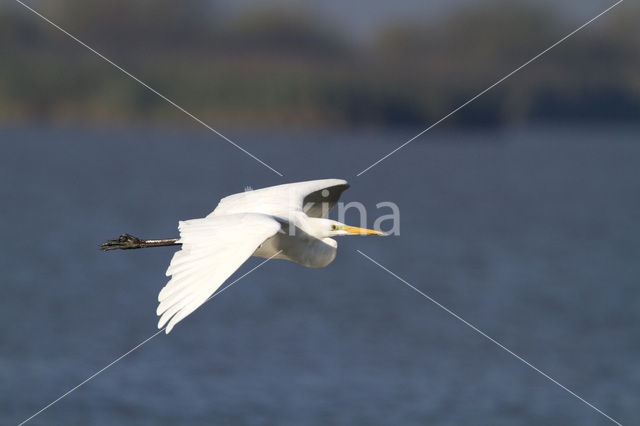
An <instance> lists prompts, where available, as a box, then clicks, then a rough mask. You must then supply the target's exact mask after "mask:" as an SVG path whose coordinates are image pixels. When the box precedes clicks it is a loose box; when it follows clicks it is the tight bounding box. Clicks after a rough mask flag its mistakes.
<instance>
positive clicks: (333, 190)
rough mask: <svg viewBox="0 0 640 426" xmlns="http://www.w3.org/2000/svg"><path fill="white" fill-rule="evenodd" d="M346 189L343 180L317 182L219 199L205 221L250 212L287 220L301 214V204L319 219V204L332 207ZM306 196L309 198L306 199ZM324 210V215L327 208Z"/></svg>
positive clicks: (320, 215) (294, 184)
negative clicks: (298, 212)
mask: <svg viewBox="0 0 640 426" xmlns="http://www.w3.org/2000/svg"><path fill="white" fill-rule="evenodd" d="M348 187H349V185H347V181H346V180H342V179H321V180H311V181H307V182H296V183H287V184H284V185H277V186H270V187H268V188H262V189H256V190H253V191H246V192H241V193H239V194H233V195H229V196H228V197H225V198H223V199H222V200H220V203H218V206H217V207H216V209H215V210H214V211H213V212H211V214H209V216H207V218H209V217H214V216H222V215H228V214H236V213H243V212H254V213H263V214H266V215H271V216H276V217H281V218H285V219H287V218H288V217H289V215H290V214H291V213H292V212H294V211H302V210H303V207H304V206H305V205H307V206H310V207H309V208H307V209H305V211H306V213H307V214H308V215H309V216H312V217H322V211H323V210H322V206H321V203H322V202H328V203H329V205H330V206H331V207H333V206H334V205H335V203H336V202H337V201H338V198H339V197H340V194H342V192H343V191H344V190H345V189H347V188H348ZM322 191H328V192H325V193H324V195H327V196H326V197H324V195H323V192H322ZM308 197H311V199H309V200H307V198H308ZM311 202H313V204H311ZM326 210H327V212H328V209H326Z"/></svg>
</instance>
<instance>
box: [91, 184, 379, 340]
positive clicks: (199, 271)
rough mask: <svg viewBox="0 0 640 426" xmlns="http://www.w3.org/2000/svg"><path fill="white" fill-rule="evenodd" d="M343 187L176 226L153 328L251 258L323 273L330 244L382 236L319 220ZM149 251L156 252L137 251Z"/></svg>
mask: <svg viewBox="0 0 640 426" xmlns="http://www.w3.org/2000/svg"><path fill="white" fill-rule="evenodd" d="M348 187H349V185H347V182H346V181H344V180H339V179H324V180H314V181H308V182H298V183H290V184H285V185H278V186H273V187H268V188H263V189H258V190H255V191H246V192H242V193H239V194H233V195H230V196H228V197H225V198H223V199H222V200H220V203H219V204H218V206H217V207H216V209H215V210H214V211H213V212H211V213H210V214H209V215H208V216H206V217H204V218H200V219H191V220H187V221H181V222H180V223H179V226H178V229H179V231H180V238H179V239H177V240H175V239H172V240H165V241H170V243H168V244H165V245H169V244H182V248H181V250H179V251H178V252H176V253H175V254H174V255H173V258H172V259H171V263H170V264H169V268H168V269H167V272H166V274H167V276H171V279H170V280H169V282H168V283H167V285H165V286H164V288H163V289H162V290H161V291H160V293H159V295H158V301H159V302H160V303H159V305H158V309H157V314H158V315H159V316H160V320H159V321H158V328H162V327H164V326H165V325H166V332H167V333H169V332H170V331H171V330H172V329H173V327H174V326H175V325H176V324H177V323H178V322H180V321H181V320H182V319H184V318H185V317H186V316H187V315H189V314H190V313H191V312H193V311H194V310H196V309H197V308H198V307H199V306H200V305H202V304H203V303H204V302H206V301H207V299H208V298H210V297H211V295H213V293H215V291H216V290H217V289H218V288H219V287H220V286H221V285H222V284H223V283H224V281H225V280H226V279H227V278H229V277H230V276H231V274H233V272H235V270H236V269H238V268H239V267H240V266H241V265H242V264H243V263H244V262H245V261H246V260H247V259H248V258H249V257H251V256H257V257H263V258H276V259H284V260H289V261H293V262H296V263H299V264H300V265H302V266H305V267H309V268H323V267H325V266H327V265H328V264H330V263H331V262H332V261H333V260H334V259H335V257H336V252H337V248H338V243H337V242H336V240H334V239H332V238H331V237H332V236H338V235H349V234H360V235H367V234H376V235H384V233H382V232H380V231H374V230H369V229H362V228H356V227H352V226H347V225H344V224H342V223H340V222H337V221H334V220H330V219H327V218H326V217H327V215H328V213H329V210H330V209H331V208H332V207H333V206H334V205H335V204H336V203H337V202H338V199H339V198H340V195H341V194H342V192H343V191H345V190H346V189H347V188H348ZM128 237H130V236H128ZM130 238H134V237H130ZM136 240H137V239H136ZM112 241H116V244H117V240H112ZM138 241H141V240H138ZM154 241H158V240H154ZM159 241H162V240H159ZM106 244H107V245H108V244H109V243H106ZM156 245H162V244H158V243H157V242H154V243H153V244H149V245H140V246H139V247H148V246H156ZM103 248H105V245H103ZM108 248H136V247H135V246H133V247H132V246H126V247H124V246H120V247H118V246H116V247H109V246H108V247H107V249H108Z"/></svg>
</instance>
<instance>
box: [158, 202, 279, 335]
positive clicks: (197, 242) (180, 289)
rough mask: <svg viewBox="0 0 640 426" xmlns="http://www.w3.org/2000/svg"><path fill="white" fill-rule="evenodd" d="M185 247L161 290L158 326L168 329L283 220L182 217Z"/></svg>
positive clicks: (244, 216) (203, 299) (257, 216)
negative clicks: (189, 218)
mask: <svg viewBox="0 0 640 426" xmlns="http://www.w3.org/2000/svg"><path fill="white" fill-rule="evenodd" d="M178 229H179V230H180V240H179V241H178V242H179V243H182V249H181V250H180V251H178V252H176V253H175V254H174V255H173V258H172V259H171V263H170V264H169V268H168V269H167V276H171V280H169V282H168V283H167V285H165V286H164V288H163V289H162V290H161V291H160V294H158V301H159V302H160V305H159V306H158V309H157V311H156V313H157V314H158V315H161V317H160V320H159V321H158V328H162V327H164V325H165V324H167V322H168V325H167V328H166V332H167V334H168V333H169V332H170V331H171V330H172V329H173V327H174V326H175V325H176V324H177V323H178V322H180V321H181V320H183V319H184V318H185V317H186V316H187V315H189V314H190V313H192V312H193V311H195V310H196V309H197V308H198V307H199V306H200V305H202V304H203V303H204V302H206V301H207V299H208V298H209V297H210V296H211V295H212V294H213V293H214V292H215V291H216V290H217V289H218V288H219V287H220V286H221V285H222V283H223V282H224V281H225V280H226V279H227V278H229V277H230V276H231V274H233V273H234V272H235V270H236V269H238V268H239V267H240V265H242V264H243V263H244V262H245V261H246V260H247V259H248V258H249V257H250V256H251V255H252V254H253V252H254V251H255V250H256V249H257V248H258V246H259V245H260V244H262V243H263V242H264V241H265V240H266V239H267V238H269V237H271V236H273V235H274V234H275V233H276V232H278V230H279V229H280V223H279V222H278V221H276V220H275V219H273V218H272V217H269V216H265V215H262V214H252V213H248V214H234V215H229V216H215V217H207V218H204V219H192V220H187V221H181V222H180V224H179V227H178Z"/></svg>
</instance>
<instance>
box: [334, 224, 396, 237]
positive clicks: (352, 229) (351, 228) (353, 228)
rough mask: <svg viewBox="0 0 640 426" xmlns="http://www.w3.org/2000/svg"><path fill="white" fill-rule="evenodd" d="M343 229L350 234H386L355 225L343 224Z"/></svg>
mask: <svg viewBox="0 0 640 426" xmlns="http://www.w3.org/2000/svg"><path fill="white" fill-rule="evenodd" d="M343 229H344V230H345V231H347V232H348V233H349V234H351V235H384V236H386V235H387V234H385V233H384V232H380V231H374V230H373V229H366V228H358V227H356V226H348V225H345V227H344V228H343Z"/></svg>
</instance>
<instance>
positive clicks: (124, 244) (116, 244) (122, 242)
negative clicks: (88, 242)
mask: <svg viewBox="0 0 640 426" xmlns="http://www.w3.org/2000/svg"><path fill="white" fill-rule="evenodd" d="M140 247H144V241H143V240H141V239H139V238H136V237H134V236H133V235H129V234H122V235H120V236H119V237H118V239H114V240H109V241H107V242H106V243H102V244H100V249H101V250H103V251H109V250H115V249H121V250H129V249H136V248H140Z"/></svg>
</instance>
